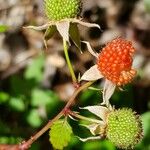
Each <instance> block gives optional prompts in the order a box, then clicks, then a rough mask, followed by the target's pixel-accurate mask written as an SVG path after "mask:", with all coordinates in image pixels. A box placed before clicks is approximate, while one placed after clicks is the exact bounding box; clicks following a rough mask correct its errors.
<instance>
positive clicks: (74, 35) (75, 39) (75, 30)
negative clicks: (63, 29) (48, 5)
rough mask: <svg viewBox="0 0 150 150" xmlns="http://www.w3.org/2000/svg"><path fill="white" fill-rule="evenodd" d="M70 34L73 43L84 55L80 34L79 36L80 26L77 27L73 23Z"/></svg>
mask: <svg viewBox="0 0 150 150" xmlns="http://www.w3.org/2000/svg"><path fill="white" fill-rule="evenodd" d="M69 33H70V37H71V39H72V41H73V42H74V44H75V45H76V46H77V47H78V49H79V50H80V52H81V53H82V50H81V42H80V34H79V30H78V26H77V24H76V23H71V24H70V29H69Z"/></svg>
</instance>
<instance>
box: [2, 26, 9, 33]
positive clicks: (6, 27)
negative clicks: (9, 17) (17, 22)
mask: <svg viewBox="0 0 150 150" xmlns="http://www.w3.org/2000/svg"><path fill="white" fill-rule="evenodd" d="M7 30H8V26H6V25H0V33H3V32H6V31H7Z"/></svg>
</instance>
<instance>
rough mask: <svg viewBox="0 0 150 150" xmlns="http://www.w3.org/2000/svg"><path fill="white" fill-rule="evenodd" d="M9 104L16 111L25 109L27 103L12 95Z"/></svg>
mask: <svg viewBox="0 0 150 150" xmlns="http://www.w3.org/2000/svg"><path fill="white" fill-rule="evenodd" d="M9 105H10V106H11V107H12V108H13V109H14V110H16V111H24V110H25V103H24V102H23V100H22V99H21V98H17V97H12V98H11V99H10V101H9Z"/></svg>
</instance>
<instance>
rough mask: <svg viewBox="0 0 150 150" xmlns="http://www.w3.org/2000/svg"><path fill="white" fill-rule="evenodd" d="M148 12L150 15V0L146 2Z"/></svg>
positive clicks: (145, 0)
mask: <svg viewBox="0 0 150 150" xmlns="http://www.w3.org/2000/svg"><path fill="white" fill-rule="evenodd" d="M144 5H145V8H146V11H147V12H148V13H150V0H144Z"/></svg>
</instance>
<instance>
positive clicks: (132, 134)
mask: <svg viewBox="0 0 150 150" xmlns="http://www.w3.org/2000/svg"><path fill="white" fill-rule="evenodd" d="M142 132H143V130H142V123H141V120H140V118H139V116H138V115H136V113H135V112H132V110H131V109H125V108H123V109H119V110H114V111H112V112H110V114H108V118H107V127H106V137H107V138H108V139H109V140H110V141H111V142H112V143H114V145H116V146H117V147H118V148H122V149H131V148H134V147H135V145H136V144H137V143H139V142H140V141H141V139H142V137H143V134H142Z"/></svg>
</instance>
